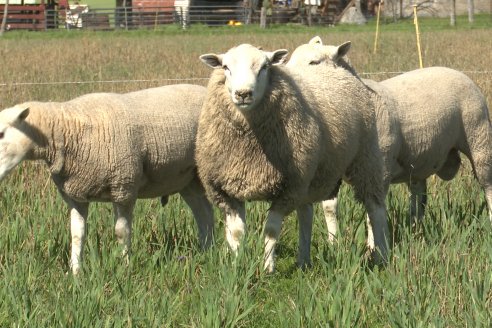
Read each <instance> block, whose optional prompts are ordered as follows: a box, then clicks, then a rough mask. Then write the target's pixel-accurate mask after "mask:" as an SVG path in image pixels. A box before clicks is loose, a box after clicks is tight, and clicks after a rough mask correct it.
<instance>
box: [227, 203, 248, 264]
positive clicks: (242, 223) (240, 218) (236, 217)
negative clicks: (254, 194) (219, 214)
mask: <svg viewBox="0 0 492 328" xmlns="http://www.w3.org/2000/svg"><path fill="white" fill-rule="evenodd" d="M225 223H226V224H225V235H226V240H227V242H228V243H229V247H230V248H231V250H232V251H233V252H234V254H235V255H236V256H237V254H238V249H239V245H240V244H241V241H242V240H243V237H244V233H245V231H246V210H245V208H244V203H238V204H237V206H235V208H228V209H226V222H225Z"/></svg>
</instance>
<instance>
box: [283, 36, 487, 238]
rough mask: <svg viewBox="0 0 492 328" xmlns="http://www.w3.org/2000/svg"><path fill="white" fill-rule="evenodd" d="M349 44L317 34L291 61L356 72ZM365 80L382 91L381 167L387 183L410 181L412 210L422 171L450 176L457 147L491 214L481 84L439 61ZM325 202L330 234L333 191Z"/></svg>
mask: <svg viewBox="0 0 492 328" xmlns="http://www.w3.org/2000/svg"><path fill="white" fill-rule="evenodd" d="M349 48H350V43H349V42H348V43H344V44H342V45H341V46H339V47H336V46H323V44H322V42H321V39H320V38H319V37H315V38H313V39H312V40H311V41H310V42H309V43H308V44H305V45H302V46H300V47H298V48H297V49H296V50H295V51H294V53H293V54H292V57H291V59H290V61H289V63H290V64H288V65H296V66H297V67H302V66H306V65H315V66H316V65H317V67H319V69H320V70H323V69H325V67H326V69H331V67H332V66H333V65H335V66H341V67H345V68H347V69H348V70H349V71H350V72H352V73H353V74H356V73H355V70H353V68H352V67H351V65H350V63H349V62H348V59H347V58H346V53H347V52H348V50H349ZM320 64H321V65H320ZM363 82H364V83H365V84H366V85H368V86H369V87H370V88H372V89H373V90H374V91H375V92H376V97H377V98H378V99H379V100H377V102H379V104H380V105H379V106H376V111H377V112H376V114H377V115H376V116H377V118H378V122H377V123H378V133H379V137H380V145H381V149H382V151H383V155H384V158H385V162H386V163H387V165H386V166H385V167H387V168H389V173H390V182H391V183H402V182H404V183H407V185H408V186H409V189H410V192H411V210H410V212H411V217H415V216H416V217H417V218H419V219H420V218H422V217H423V214H424V209H425V204H426V195H425V193H426V179H427V178H428V177H429V176H431V175H432V174H436V175H438V176H439V177H440V178H441V179H443V180H451V179H452V178H453V177H454V176H455V175H456V173H457V171H458V169H459V167H460V164H461V159H460V155H459V153H463V154H464V155H465V156H466V157H467V158H468V159H469V160H470V162H471V164H472V167H473V170H474V173H475V176H476V178H477V179H478V181H479V183H480V184H481V186H482V187H483V188H484V191H485V197H486V201H487V205H488V210H489V218H490V219H491V221H492V127H491V123H490V119H489V111H488V108H487V104H486V100H485V97H484V96H483V94H482V93H481V91H480V89H479V88H478V86H476V85H475V83H473V81H472V80H471V79H470V78H468V77H467V76H466V75H464V74H463V73H460V72H458V71H456V70H452V69H449V68H444V67H430V68H424V69H419V70H415V71H411V72H408V73H404V74H401V75H399V76H396V77H394V78H391V79H388V80H384V81H382V82H379V83H378V82H375V81H372V80H367V79H363ZM323 207H324V209H325V215H326V220H327V225H328V230H329V233H330V235H332V234H334V233H335V232H336V218H335V213H336V199H333V200H329V201H326V202H323ZM370 237H371V236H370V235H369V238H370ZM369 243H370V240H369Z"/></svg>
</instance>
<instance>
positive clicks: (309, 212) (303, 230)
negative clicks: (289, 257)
mask: <svg viewBox="0 0 492 328" xmlns="http://www.w3.org/2000/svg"><path fill="white" fill-rule="evenodd" d="M297 217H298V221H299V253H298V256H297V265H298V266H299V267H300V268H302V269H304V268H307V267H310V266H311V234H312V231H313V205H312V204H307V205H303V206H300V207H298V208H297ZM335 223H336V221H335Z"/></svg>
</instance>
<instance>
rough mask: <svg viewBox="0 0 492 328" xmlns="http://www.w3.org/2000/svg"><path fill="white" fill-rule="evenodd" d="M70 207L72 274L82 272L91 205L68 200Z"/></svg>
mask: <svg viewBox="0 0 492 328" xmlns="http://www.w3.org/2000/svg"><path fill="white" fill-rule="evenodd" d="M67 202H68V205H69V207H70V232H71V235H72V251H71V254H70V266H71V268H72V274H73V275H77V274H78V273H79V272H80V264H81V262H82V256H83V252H84V243H85V235H86V233H85V230H86V220H87V213H88V210H89V203H79V202H75V201H73V200H67Z"/></svg>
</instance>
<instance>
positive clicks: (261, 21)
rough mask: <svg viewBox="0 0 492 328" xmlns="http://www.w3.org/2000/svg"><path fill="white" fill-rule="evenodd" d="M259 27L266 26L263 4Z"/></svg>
mask: <svg viewBox="0 0 492 328" xmlns="http://www.w3.org/2000/svg"><path fill="white" fill-rule="evenodd" d="M260 28H266V8H265V6H262V7H261V12H260Z"/></svg>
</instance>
